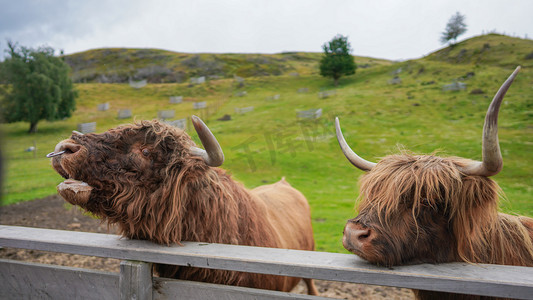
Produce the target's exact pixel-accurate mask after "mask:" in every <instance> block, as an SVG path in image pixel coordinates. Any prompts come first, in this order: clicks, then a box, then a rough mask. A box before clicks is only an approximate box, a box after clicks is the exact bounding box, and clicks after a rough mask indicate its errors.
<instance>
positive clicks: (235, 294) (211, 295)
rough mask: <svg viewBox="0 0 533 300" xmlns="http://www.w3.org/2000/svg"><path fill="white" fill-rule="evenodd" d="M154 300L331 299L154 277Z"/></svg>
mask: <svg viewBox="0 0 533 300" xmlns="http://www.w3.org/2000/svg"><path fill="white" fill-rule="evenodd" d="M153 299H154V300H166V299H176V300H180V299H183V300H195V299H198V300H204V299H217V300H249V299H256V300H262V299H265V300H267V299H268V300H296V299H301V300H321V299H331V298H325V297H318V296H309V295H301V294H293V293H285V292H277V291H269V290H259V289H251V288H244V287H237V286H228V285H220V284H211V283H204V282H194V281H185V280H175V279H167V278H158V277H154V292H153Z"/></svg>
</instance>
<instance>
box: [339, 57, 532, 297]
mask: <svg viewBox="0 0 533 300" xmlns="http://www.w3.org/2000/svg"><path fill="white" fill-rule="evenodd" d="M519 70H520V67H518V68H517V69H516V70H515V71H514V73H513V74H512V75H511V76H510V77H509V79H507V81H506V82H505V83H504V84H503V85H502V87H501V88H500V90H499V91H498V92H497V94H496V95H495V97H494V99H493V100H492V103H491V104H490V107H489V109H488V112H487V115H486V118H485V125H484V128H483V146H482V149H483V150H482V153H483V158H482V161H481V162H478V161H472V160H468V159H464V158H458V157H439V156H435V155H414V154H410V153H407V152H404V153H401V154H398V155H390V156H386V157H385V158H383V159H381V160H380V161H379V162H378V163H373V162H370V161H367V160H365V159H363V158H361V157H359V156H358V155H357V154H356V153H355V152H353V151H352V150H351V149H350V147H349V146H348V144H347V143H346V141H345V139H344V137H343V135H342V132H341V129H340V125H339V120H338V118H337V119H336V120H335V126H336V132H337V139H338V141H339V144H340V146H341V149H342V151H343V153H344V155H345V156H346V157H347V158H348V160H349V161H350V162H351V163H352V164H353V165H354V166H355V167H357V168H359V169H361V170H363V171H366V172H367V173H366V174H365V175H364V176H363V177H362V178H361V181H360V196H359V203H358V211H359V214H358V216H357V217H356V218H354V219H351V220H348V222H347V224H346V226H345V229H344V237H343V245H344V247H345V248H346V249H347V250H349V251H351V252H353V253H354V254H357V255H359V256H360V257H362V258H363V259H366V260H368V261H369V262H371V263H374V264H377V265H382V266H395V265H405V264H416V263H445V262H469V263H489V264H503V265H516V266H530V267H533V242H532V240H533V219H531V218H528V217H522V216H511V215H508V214H503V213H499V212H498V202H499V196H500V194H501V190H500V188H499V186H498V185H497V183H496V182H494V181H493V180H492V179H490V178H489V176H494V175H496V174H497V173H498V172H500V170H501V169H502V166H503V161H502V155H501V153H500V147H499V142H498V124H497V122H498V111H499V108H500V104H501V102H502V99H503V97H504V95H505V93H506V92H507V90H508V89H509V87H510V85H511V83H512V82H513V80H514V78H515V77H516V75H517V74H518V71H519ZM415 294H416V295H417V296H418V298H420V299H438V298H443V299H448V298H450V299H457V298H460V299H479V298H480V297H477V296H470V295H458V294H452V293H436V292H429V291H415Z"/></svg>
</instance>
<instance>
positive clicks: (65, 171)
mask: <svg viewBox="0 0 533 300" xmlns="http://www.w3.org/2000/svg"><path fill="white" fill-rule="evenodd" d="M86 152H87V151H86V149H85V148H84V147H82V146H80V145H78V144H76V143H74V141H72V140H65V141H62V142H60V143H59V144H57V146H56V149H55V150H54V152H52V153H50V154H49V155H47V156H48V157H51V158H52V166H53V168H54V170H55V171H56V172H57V173H58V174H59V175H61V176H62V177H63V178H65V179H66V180H65V181H63V182H61V183H60V184H59V185H58V186H57V192H58V193H59V195H61V197H63V198H64V199H65V200H66V201H67V202H69V203H70V204H74V205H83V204H86V203H87V202H88V201H89V198H90V195H91V192H92V190H93V187H92V186H90V185H89V184H87V183H86V182H84V181H82V180H78V179H77V178H76V176H75V174H76V173H77V172H76V167H77V166H78V165H79V163H80V162H81V161H83V160H85V159H86V156H87V155H86Z"/></svg>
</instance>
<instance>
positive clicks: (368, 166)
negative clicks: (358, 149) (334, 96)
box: [335, 117, 376, 171]
mask: <svg viewBox="0 0 533 300" xmlns="http://www.w3.org/2000/svg"><path fill="white" fill-rule="evenodd" d="M335 131H336V132H337V141H339V145H340V146H341V149H342V153H344V156H346V158H347V159H348V161H350V162H351V163H352V165H354V166H356V167H357V168H359V169H361V170H363V171H370V170H372V168H373V167H374V166H375V165H376V163H373V162H370V161H368V160H365V159H363V158H361V157H360V156H359V155H357V154H355V152H353V150H352V149H351V148H350V146H348V144H347V143H346V140H345V139H344V136H343V135H342V131H341V125H340V124H339V118H338V117H335Z"/></svg>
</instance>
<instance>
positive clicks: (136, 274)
mask: <svg viewBox="0 0 533 300" xmlns="http://www.w3.org/2000/svg"><path fill="white" fill-rule="evenodd" d="M119 289H120V299H121V300H132V299H135V300H152V264H151V263H146V262H142V261H130V260H125V261H121V262H120V280H119Z"/></svg>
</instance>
